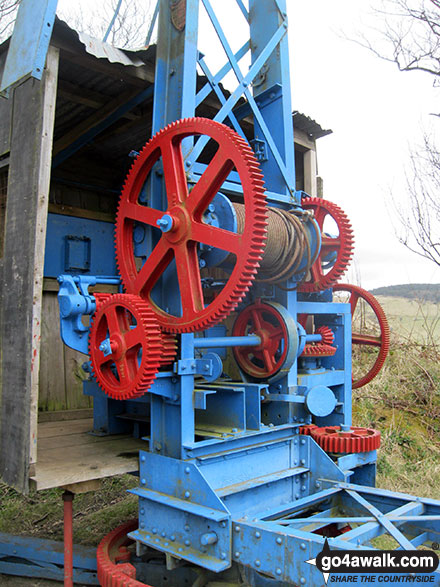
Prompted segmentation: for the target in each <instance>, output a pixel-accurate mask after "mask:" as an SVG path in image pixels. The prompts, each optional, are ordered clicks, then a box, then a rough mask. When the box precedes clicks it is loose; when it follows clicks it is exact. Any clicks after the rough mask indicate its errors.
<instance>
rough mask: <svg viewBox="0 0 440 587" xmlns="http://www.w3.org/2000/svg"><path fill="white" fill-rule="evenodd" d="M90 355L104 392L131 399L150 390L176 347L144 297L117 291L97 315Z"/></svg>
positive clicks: (90, 344)
mask: <svg viewBox="0 0 440 587" xmlns="http://www.w3.org/2000/svg"><path fill="white" fill-rule="evenodd" d="M89 354H90V359H91V361H92V367H93V373H94V375H95V377H96V380H97V382H98V384H99V386H100V387H101V388H102V389H103V390H104V392H105V393H106V394H107V395H108V396H109V397H112V398H114V399H130V398H133V397H138V396H140V395H143V394H144V393H145V392H146V391H148V389H149V387H150V386H151V384H152V383H153V381H154V378H155V377H156V374H157V372H158V371H159V367H160V366H161V365H162V362H163V360H164V357H165V358H166V359H167V360H168V361H169V360H170V358H171V354H172V348H171V343H170V341H169V340H167V341H166V344H165V342H164V339H163V336H162V334H161V332H160V329H159V326H158V324H157V320H156V318H155V316H154V314H153V312H152V311H151V309H150V308H149V307H148V306H147V304H146V303H145V302H144V301H143V300H142V299H141V298H139V297H138V296H133V295H129V294H115V295H113V296H111V298H109V299H108V300H106V301H104V302H102V303H100V304H99V305H98V309H97V310H96V312H95V314H94V317H93V323H92V326H91V328H90V337H89Z"/></svg>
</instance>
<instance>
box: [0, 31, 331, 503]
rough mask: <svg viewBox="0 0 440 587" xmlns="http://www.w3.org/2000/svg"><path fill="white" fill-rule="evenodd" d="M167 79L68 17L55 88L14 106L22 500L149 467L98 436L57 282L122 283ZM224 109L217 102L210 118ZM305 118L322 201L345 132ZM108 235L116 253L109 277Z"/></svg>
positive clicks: (11, 229) (14, 339)
mask: <svg viewBox="0 0 440 587" xmlns="http://www.w3.org/2000/svg"><path fill="white" fill-rule="evenodd" d="M8 47H9V41H6V42H5V43H3V45H1V46H0V75H1V72H2V71H3V68H4V64H5V59H6V56H7V53H8ZM154 71H155V46H150V47H148V48H146V49H145V50H141V51H136V52H133V51H126V50H120V49H116V48H114V47H112V46H109V45H106V44H104V43H102V42H100V41H98V40H96V39H92V38H91V37H88V36H87V35H84V34H81V33H78V32H76V31H74V30H72V29H71V28H69V27H68V26H67V25H66V24H65V23H64V22H62V21H60V20H58V19H57V20H56V21H55V25H54V28H53V33H52V37H51V40H50V45H49V50H48V53H47V58H46V66H45V70H44V74H43V77H42V80H41V81H38V80H36V79H33V78H29V79H27V80H26V81H23V82H22V83H21V84H20V85H18V86H17V87H15V88H14V89H13V90H12V91H11V93H10V95H9V98H8V99H4V98H0V278H1V292H2V295H1V313H0V334H1V343H0V344H1V363H0V384H1V391H0V439H1V445H0V475H1V478H2V480H3V481H4V482H5V483H7V484H8V485H11V486H13V487H15V488H17V489H18V490H20V491H22V492H27V491H28V490H29V487H30V486H35V487H36V488H38V489H44V488H49V487H61V486H63V487H64V486H70V485H71V484H73V483H80V482H81V483H82V482H86V481H90V480H95V479H100V478H102V477H106V476H110V475H114V474H119V473H123V472H129V471H135V470H136V469H137V450H136V449H137V447H138V446H142V443H141V442H140V441H137V440H136V439H134V438H133V437H132V436H130V435H118V436H114V435H110V436H96V435H95V436H94V435H90V434H88V432H89V430H90V429H91V427H92V424H91V416H92V405H91V401H92V400H91V398H90V397H88V396H85V395H84V394H83V385H82V384H83V379H85V377H86V374H85V373H84V371H83V370H82V367H81V366H82V364H83V362H84V361H85V360H87V357H86V355H82V354H80V353H78V352H76V351H72V350H71V349H69V348H67V347H66V346H65V345H64V344H63V343H62V340H61V338H60V320H59V309H58V303H57V297H56V296H57V291H58V283H57V279H56V278H57V275H59V274H60V273H65V272H70V273H75V271H80V272H81V273H90V274H94V272H96V271H101V272H105V274H108V272H112V274H115V273H116V267H115V260H114V252H113V244H112V234H113V223H114V219H115V211H116V206H117V201H118V194H119V193H120V189H121V186H122V184H123V181H124V178H125V176H126V173H127V171H128V169H129V167H130V165H131V162H132V157H133V153H135V152H136V151H138V150H139V149H141V148H142V146H143V145H144V144H145V142H146V141H147V140H148V139H149V137H150V135H151V126H152V101H153V92H154ZM199 81H200V83H202V81H203V80H202V79H200V80H199ZM218 109H219V102H218V100H217V98H216V97H215V95H214V94H211V96H210V97H209V99H208V100H207V101H205V102H204V103H203V107H200V108H199V109H198V110H197V112H196V114H197V115H198V116H205V117H208V118H212V117H213V116H214V115H215V113H216V112H217V110H218ZM293 122H294V126H295V151H296V168H297V189H301V190H304V191H306V192H307V193H308V194H310V195H318V184H319V181H318V177H317V169H316V140H317V139H318V138H320V137H322V136H324V135H326V134H328V133H329V132H331V131H326V130H323V129H322V128H321V127H320V126H319V124H317V123H316V122H314V121H313V120H311V119H309V118H308V117H307V116H304V115H303V114H300V113H294V117H293ZM246 128H248V129H249V132H250V131H251V128H252V120H251V119H249V120H247V121H246V120H245V123H244V129H245V131H246ZM66 219H69V222H67V221H66ZM72 219H74V220H72ZM102 239H108V242H109V245H108V256H107V258H106V260H105V267H102V266H99V267H98V266H97V261H96V258H95V255H94V248H95V243H96V241H97V240H99V241H100V242H101V245H102ZM108 287H110V286H108Z"/></svg>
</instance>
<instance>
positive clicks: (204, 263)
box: [199, 259, 206, 269]
mask: <svg viewBox="0 0 440 587" xmlns="http://www.w3.org/2000/svg"><path fill="white" fill-rule="evenodd" d="M199 267H200V269H203V267H206V261H205V259H199Z"/></svg>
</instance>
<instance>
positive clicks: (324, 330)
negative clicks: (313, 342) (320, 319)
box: [315, 326, 335, 345]
mask: <svg viewBox="0 0 440 587" xmlns="http://www.w3.org/2000/svg"><path fill="white" fill-rule="evenodd" d="M315 334H320V335H321V336H322V340H321V343H322V344H328V345H332V344H333V343H334V342H335V335H334V334H333V331H332V330H331V329H330V328H329V327H328V326H320V327H319V328H317V329H316V330H315Z"/></svg>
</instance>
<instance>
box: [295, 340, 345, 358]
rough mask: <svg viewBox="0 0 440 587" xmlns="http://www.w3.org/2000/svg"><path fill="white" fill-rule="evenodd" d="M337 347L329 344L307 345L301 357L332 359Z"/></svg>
mask: <svg viewBox="0 0 440 587" xmlns="http://www.w3.org/2000/svg"><path fill="white" fill-rule="evenodd" d="M336 350H337V349H336V347H334V346H330V345H328V344H322V343H318V344H306V346H305V347H304V350H303V352H302V353H301V355H300V356H301V357H332V356H333V355H334V354H335V353H336Z"/></svg>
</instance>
